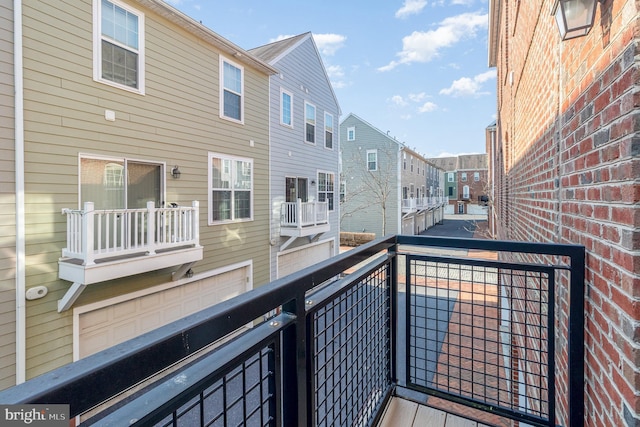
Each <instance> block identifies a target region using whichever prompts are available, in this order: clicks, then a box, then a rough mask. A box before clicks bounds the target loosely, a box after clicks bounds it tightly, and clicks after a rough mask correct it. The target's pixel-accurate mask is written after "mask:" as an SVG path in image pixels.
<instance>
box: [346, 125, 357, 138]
mask: <svg viewBox="0 0 640 427" xmlns="http://www.w3.org/2000/svg"><path fill="white" fill-rule="evenodd" d="M351 133H353V137H351ZM355 140H356V127H355V126H349V127H348V128H347V141H355Z"/></svg>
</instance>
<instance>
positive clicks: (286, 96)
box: [280, 89, 293, 127]
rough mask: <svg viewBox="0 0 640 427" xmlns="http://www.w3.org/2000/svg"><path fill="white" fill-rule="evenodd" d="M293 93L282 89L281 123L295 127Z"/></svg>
mask: <svg viewBox="0 0 640 427" xmlns="http://www.w3.org/2000/svg"><path fill="white" fill-rule="evenodd" d="M292 106H293V95H292V94H290V93H289V92H287V91H286V90H284V89H281V90H280V123H281V124H283V125H285V126H289V127H293V108H292Z"/></svg>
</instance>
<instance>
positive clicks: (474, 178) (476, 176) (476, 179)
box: [473, 172, 480, 182]
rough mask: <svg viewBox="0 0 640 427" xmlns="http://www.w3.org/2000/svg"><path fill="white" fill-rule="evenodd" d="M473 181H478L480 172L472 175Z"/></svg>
mask: <svg viewBox="0 0 640 427" xmlns="http://www.w3.org/2000/svg"><path fill="white" fill-rule="evenodd" d="M473 180H474V181H475V182H478V181H480V172H474V173H473Z"/></svg>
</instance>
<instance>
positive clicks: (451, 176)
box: [447, 172, 453, 182]
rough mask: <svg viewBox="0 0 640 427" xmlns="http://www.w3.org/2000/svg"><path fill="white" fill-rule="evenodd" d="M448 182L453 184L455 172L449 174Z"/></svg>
mask: <svg viewBox="0 0 640 427" xmlns="http://www.w3.org/2000/svg"><path fill="white" fill-rule="evenodd" d="M447 180H448V181H449V182H453V172H449V173H448V174H447Z"/></svg>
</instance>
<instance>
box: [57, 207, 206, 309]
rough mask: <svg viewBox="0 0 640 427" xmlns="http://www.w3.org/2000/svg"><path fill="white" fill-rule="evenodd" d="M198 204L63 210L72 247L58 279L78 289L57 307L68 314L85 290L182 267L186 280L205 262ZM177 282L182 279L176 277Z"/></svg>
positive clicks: (64, 254)
mask: <svg viewBox="0 0 640 427" xmlns="http://www.w3.org/2000/svg"><path fill="white" fill-rule="evenodd" d="M198 210H199V204H198V202H197V201H194V202H193V203H192V205H191V206H178V207H169V208H156V207H155V206H154V202H148V203H147V207H146V208H143V209H109V210H95V209H94V204H93V203H92V202H87V203H85V204H84V207H83V209H63V210H62V213H63V215H66V217H67V245H66V247H65V248H64V249H62V257H61V258H60V260H59V261H58V266H59V269H58V276H59V277H60V278H61V279H64V280H68V281H70V282H73V285H72V286H71V288H70V289H69V291H68V292H67V294H66V295H65V296H64V297H63V299H62V300H60V301H59V302H58V311H63V310H67V309H69V308H70V307H71V305H72V304H73V302H74V301H75V300H76V299H77V298H78V296H79V295H80V293H81V292H82V290H84V287H85V286H87V285H90V284H93V283H100V282H105V281H107V280H113V279H117V278H120V277H126V276H133V275H136V274H140V273H145V272H148V271H153V270H159V269H162V268H167V267H171V266H181V267H180V269H178V271H177V272H176V273H174V274H175V275H174V279H176V278H178V277H181V276H182V275H184V273H186V272H187V271H188V270H189V268H190V267H191V266H192V265H193V264H194V263H195V262H196V261H199V260H201V259H202V256H203V249H202V246H200V244H199V237H200V236H199V234H200V231H199V214H198ZM176 276H177V277H176Z"/></svg>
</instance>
